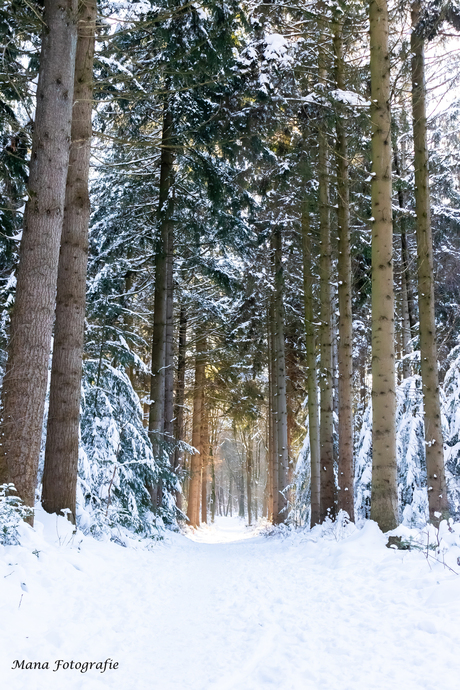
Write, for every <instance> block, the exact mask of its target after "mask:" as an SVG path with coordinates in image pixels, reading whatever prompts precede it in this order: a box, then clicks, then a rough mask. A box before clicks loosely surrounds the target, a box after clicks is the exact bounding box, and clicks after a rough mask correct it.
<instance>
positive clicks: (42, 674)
mask: <svg viewBox="0 0 460 690" xmlns="http://www.w3.org/2000/svg"><path fill="white" fill-rule="evenodd" d="M351 527H352V529H353V530H354V529H355V528H354V527H353V526H351ZM190 537H191V538H189V539H187V538H185V537H184V536H183V535H178V534H173V535H171V536H170V537H168V538H167V540H166V541H165V542H163V543H160V544H156V545H155V546H154V547H153V548H152V550H151V551H146V550H134V549H123V548H120V547H117V546H115V545H114V544H110V543H109V544H101V543H98V542H95V541H94V540H90V539H85V540H84V541H83V542H82V543H81V545H80V550H79V551H77V549H75V548H74V547H73V548H71V547H68V546H66V544H65V543H62V540H61V545H60V546H58V547H56V546H55V547H53V548H51V547H49V546H48V547H45V546H44V547H43V551H42V552H41V553H40V556H39V557H38V558H37V557H36V555H32V554H31V552H30V549H29V550H28V551H27V550H26V549H21V548H20V547H8V549H9V559H10V565H9V566H8V567H5V572H3V571H2V570H0V581H1V582H3V583H5V586H6V588H7V589H8V588H9V595H8V592H7V593H6V599H5V598H3V597H2V600H1V602H0V616H1V617H2V619H3V621H4V624H5V623H6V626H5V628H4V632H3V634H2V635H1V636H0V661H1V675H2V676H3V677H4V678H6V679H7V681H8V687H9V688H10V689H11V690H23V689H24V690H25V689H26V688H27V690H41V689H42V688H43V689H45V688H46V690H54V688H60V689H63V690H74V689H75V690H76V689H77V688H78V689H80V688H82V689H83V690H102V689H104V688H110V689H111V690H144V689H145V690H265V689H267V690H269V689H271V688H276V689H277V690H389V689H390V688H404V690H422V689H427V690H439V689H440V688H442V690H458V688H459V687H460V680H459V679H460V656H459V651H458V650H459V649H460V624H459V621H460V577H458V576H456V575H454V574H453V573H452V572H450V571H449V570H447V569H445V568H443V567H442V565H440V564H436V563H434V565H433V566H432V569H431V570H430V567H429V566H428V564H427V562H426V559H425V557H424V556H423V554H421V553H418V552H410V553H407V552H396V551H392V550H388V549H386V548H385V541H386V540H385V537H384V536H383V535H382V534H381V533H380V531H379V530H378V528H377V527H376V525H375V524H373V523H368V524H367V525H366V526H365V527H364V528H363V529H362V530H355V531H349V533H348V534H347V535H345V538H341V539H338V535H337V534H335V535H334V534H333V533H331V534H329V535H326V536H322V537H321V538H318V536H315V534H314V533H305V534H303V535H302V534H294V535H292V536H288V537H286V538H281V537H279V536H278V537H265V536H261V535H258V534H257V532H256V531H253V532H251V531H249V530H247V529H245V528H244V525H242V523H241V522H239V521H238V520H237V519H234V520H232V521H230V520H220V521H219V522H218V524H217V528H215V527H212V528H204V529H202V530H198V531H197V532H195V533H194V534H191V535H190ZM336 537H337V538H336ZM455 548H456V549H457V551H458V553H459V554H460V549H458V548H457V547H455ZM457 551H455V549H453V553H452V558H454V557H455V558H456V553H457ZM454 552H455V553H454ZM1 564H2V565H3V561H2V562H1ZM6 565H7V564H6ZM8 568H9V571H12V574H11V576H8V572H9V571H8ZM4 578H5V579H4ZM21 582H23V583H26V586H27V591H25V590H24V589H23V588H22V590H21V589H19V585H20V583H21ZM18 583H19V585H18ZM21 595H22V596H23V598H22V599H21V600H20V596H21ZM18 601H20V603H21V605H20V607H19V608H18ZM109 657H110V658H111V659H113V660H114V661H116V662H118V663H119V668H118V669H116V670H108V671H106V672H105V673H103V674H102V673H100V672H99V671H96V670H94V669H92V670H90V671H87V673H86V674H84V675H83V674H82V673H80V672H79V671H76V670H71V669H68V670H63V669H61V670H59V671H58V672H56V673H53V672H52V670H51V669H52V668H54V662H55V660H57V659H63V660H67V661H70V660H72V659H73V660H74V661H91V660H101V659H102V660H104V659H106V658H109ZM14 659H19V660H21V659H26V660H35V661H39V660H41V661H49V662H50V670H48V671H47V670H30V671H26V670H20V669H16V670H9V669H10V668H11V665H12V662H13V660H14ZM5 687H6V686H5Z"/></svg>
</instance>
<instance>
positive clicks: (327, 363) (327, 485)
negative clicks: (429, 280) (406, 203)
mask: <svg viewBox="0 0 460 690" xmlns="http://www.w3.org/2000/svg"><path fill="white" fill-rule="evenodd" d="M325 42H326V35H325V32H324V31H322V33H321V36H320V49H319V67H318V76H319V82H320V84H322V85H323V86H324V88H326V84H327V70H326V57H325V50H324V44H325ZM327 151H328V142H327V129H326V122H325V119H324V113H323V114H322V115H321V117H320V119H319V124H318V178H319V226H320V227H319V234H320V258H319V281H320V301H321V308H320V312H321V326H320V346H321V366H320V392H321V403H320V405H321V416H320V467H321V472H320V483H321V490H320V520H321V522H322V521H323V520H325V518H326V517H327V516H329V517H331V518H333V517H334V516H335V478H334V444H333V435H334V418H333V377H332V291H331V277H332V251H331V229H330V212H329V206H330V203H329V170H328V160H327V159H328V156H327Z"/></svg>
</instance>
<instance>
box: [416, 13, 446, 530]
mask: <svg viewBox="0 0 460 690" xmlns="http://www.w3.org/2000/svg"><path fill="white" fill-rule="evenodd" d="M420 10H421V4H420V2H418V0H416V2H414V3H413V4H412V34H411V53H412V115H413V133H414V168H415V213H416V217H417V218H416V230H417V275H418V304H419V317H420V359H421V370H422V386H423V406H424V422H425V448H426V469H427V483H428V504H429V510H430V520H431V521H432V522H433V523H434V524H439V522H440V519H441V517H443V518H444V517H447V516H448V511H449V506H448V502H447V486H446V477H445V471H444V452H443V437H442V429H441V405H440V400H439V379H438V360H437V352H436V323H435V315H434V285H433V283H434V280H433V241H432V236H431V212H430V183H429V174H428V148H427V130H426V89H425V55H424V42H423V37H422V36H421V35H420V34H419V33H418V32H417V24H418V22H419V18H420Z"/></svg>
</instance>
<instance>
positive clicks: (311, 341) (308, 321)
mask: <svg viewBox="0 0 460 690" xmlns="http://www.w3.org/2000/svg"><path fill="white" fill-rule="evenodd" d="M302 256H303V290H304V304H305V347H306V360H307V392H308V432H309V437H310V466H311V470H310V484H311V517H310V526H311V527H314V526H315V525H318V524H319V522H320V452H319V449H320V446H319V409H318V387H317V386H318V384H317V380H316V342H315V340H316V339H315V327H314V324H313V321H314V317H313V273H312V271H313V266H312V260H311V257H312V251H311V234H310V215H309V211H308V202H307V200H304V202H303V206H302Z"/></svg>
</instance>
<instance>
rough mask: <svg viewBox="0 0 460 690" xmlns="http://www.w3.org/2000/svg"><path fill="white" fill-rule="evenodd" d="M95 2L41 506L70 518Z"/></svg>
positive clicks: (74, 154) (86, 16) (71, 183)
mask: <svg viewBox="0 0 460 690" xmlns="http://www.w3.org/2000/svg"><path fill="white" fill-rule="evenodd" d="M96 15H97V3H96V0H85V2H84V4H82V5H81V7H80V11H79V19H78V40H77V50H76V59H75V80H74V106H73V115H72V144H71V149H70V160H69V170H68V173H67V188H66V199H65V208H64V222H63V228H62V241H61V252H60V256H59V269H58V279H57V296H56V322H55V326H54V347H53V363H52V369H51V385H50V402H49V413H48V430H47V436H46V450H45V467H44V471H43V491H42V505H43V508H44V509H45V510H46V511H47V512H48V513H59V512H61V511H62V510H64V509H66V508H68V509H69V510H70V511H71V513H70V515H69V516H68V517H69V518H70V519H71V520H72V522H74V523H75V519H76V489H77V473H78V443H79V430H80V429H79V427H80V398H81V372H82V362H83V345H84V329H85V298H86V269H87V263H88V226H89V217H90V201H89V192H88V177H89V161H90V153H91V134H92V123H91V115H92V94H93V58H94V38H95V31H96Z"/></svg>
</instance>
